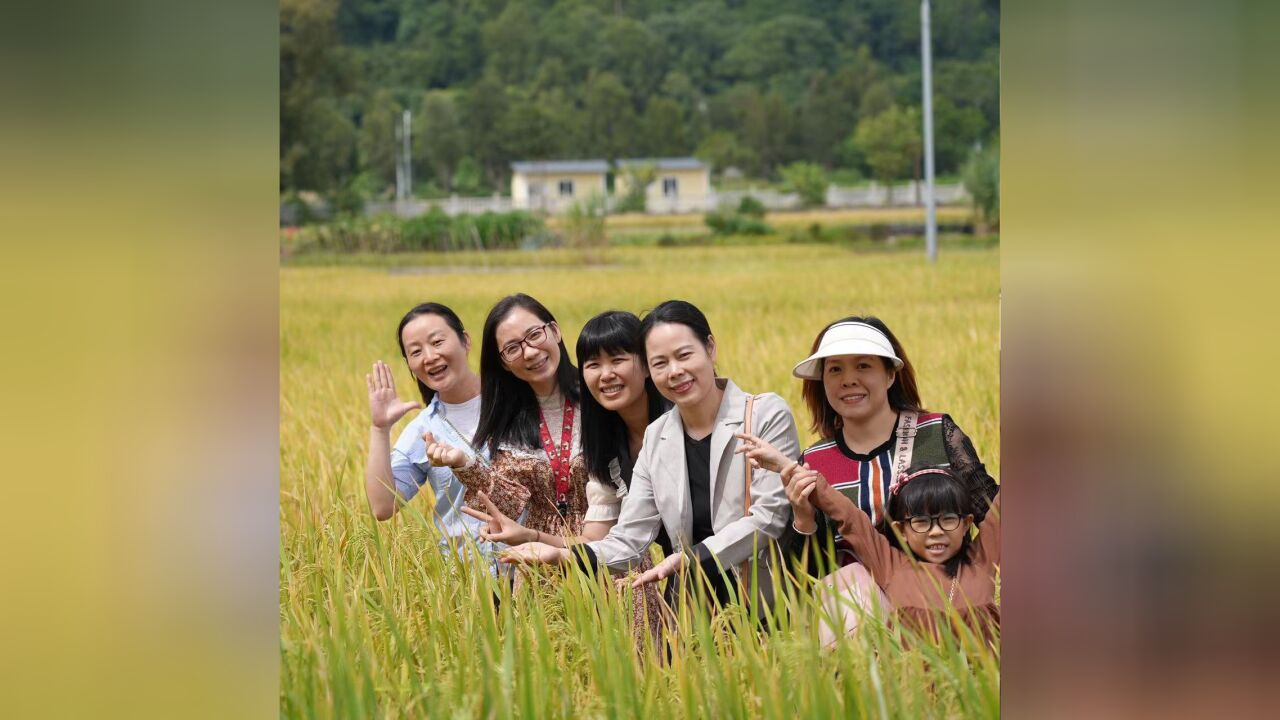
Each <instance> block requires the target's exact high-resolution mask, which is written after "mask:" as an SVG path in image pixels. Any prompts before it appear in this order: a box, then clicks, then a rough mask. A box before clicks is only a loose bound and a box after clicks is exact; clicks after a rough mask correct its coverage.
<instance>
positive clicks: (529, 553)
mask: <svg viewBox="0 0 1280 720" xmlns="http://www.w3.org/2000/svg"><path fill="white" fill-rule="evenodd" d="M568 559H569V551H568V550H566V549H564V548H558V547H555V546H554V545H548V544H546V543H540V542H531V543H525V544H523V545H520V546H518V547H513V548H511V549H510V550H507V551H505V552H503V553H501V554H500V555H498V562H501V563H505V564H507V565H558V564H560V563H562V562H565V561H566V560H568Z"/></svg>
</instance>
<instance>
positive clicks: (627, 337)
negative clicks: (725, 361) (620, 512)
mask: <svg viewBox="0 0 1280 720" xmlns="http://www.w3.org/2000/svg"><path fill="white" fill-rule="evenodd" d="M577 351H578V380H579V383H580V385H581V387H582V388H584V389H585V388H586V386H587V382H586V378H585V377H584V375H583V371H582V366H583V365H585V364H586V363H587V361H589V360H591V358H593V357H595V356H597V355H600V354H605V355H617V354H620V353H630V354H632V355H636V356H638V357H640V358H643V357H644V349H643V347H642V343H641V341H640V318H638V317H636V316H635V315H634V314H632V313H629V312H626V311H623V310H608V311H606V312H602V313H600V314H599V315H596V316H595V317H593V318H591V319H590V320H588V321H587V324H586V325H583V326H582V332H581V333H579V335H578V347H577ZM640 362H644V360H643V359H641V360H640ZM644 392H645V396H646V397H647V398H648V408H647V410H648V418H649V422H653V421H654V420H657V419H658V416H660V415H662V413H664V412H666V411H667V409H668V408H669V407H670V403H668V402H667V401H666V399H664V398H663V397H662V395H661V394H659V393H658V388H657V387H655V386H654V384H653V380H652V379H650V378H649V377H648V376H647V375H646V376H645V379H644ZM582 455H583V460H585V461H586V464H587V470H588V472H590V473H592V474H594V475H595V476H596V477H597V478H599V479H601V480H608V479H609V463H610V462H611V461H613V460H617V461H618V467H620V468H621V469H622V480H623V482H624V483H626V485H627V487H630V486H631V468H632V467H633V466H634V465H635V458H633V457H631V446H630V444H629V443H628V441H627V425H626V423H624V422H623V421H622V417H621V416H620V415H618V413H616V412H613V411H611V410H606V409H605V408H604V406H602V405H601V404H600V403H598V402H596V399H595V397H593V396H592V395H591V393H590V392H583V393H582Z"/></svg>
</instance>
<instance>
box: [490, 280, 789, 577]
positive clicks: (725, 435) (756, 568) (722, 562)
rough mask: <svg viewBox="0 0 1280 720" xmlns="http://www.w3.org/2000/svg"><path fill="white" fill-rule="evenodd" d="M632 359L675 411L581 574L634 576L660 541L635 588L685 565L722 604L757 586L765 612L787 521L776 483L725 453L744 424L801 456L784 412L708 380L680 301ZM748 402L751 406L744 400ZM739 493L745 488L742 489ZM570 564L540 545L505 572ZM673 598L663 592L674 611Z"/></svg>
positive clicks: (646, 333)
mask: <svg viewBox="0 0 1280 720" xmlns="http://www.w3.org/2000/svg"><path fill="white" fill-rule="evenodd" d="M640 332H641V340H642V345H641V347H642V348H643V350H644V360H645V362H646V364H647V366H648V369H649V374H650V376H651V377H652V378H653V382H654V385H655V386H656V387H657V389H658V392H660V393H662V395H663V396H664V397H666V398H667V399H668V400H669V401H671V402H672V403H673V404H674V406H675V407H674V408H673V409H672V410H670V411H669V412H667V413H666V414H664V415H662V416H661V417H659V418H658V419H657V420H656V421H654V422H653V423H651V424H650V425H649V426H648V429H646V431H645V435H644V442H643V445H642V446H641V448H640V452H639V455H638V457H637V459H636V462H635V467H634V469H633V470H632V475H631V484H630V488H629V490H628V493H627V497H626V500H625V501H624V502H623V503H622V511H621V515H620V517H619V518H618V522H617V524H616V525H614V526H613V527H612V528H611V529H610V531H609V533H608V535H607V536H605V537H604V538H603V539H602V540H598V541H594V542H589V543H586V544H585V545H583V546H582V547H583V552H582V554H581V555H580V558H581V561H582V562H583V563H584V564H587V565H590V566H593V567H598V566H601V565H604V566H608V567H609V568H610V569H613V570H625V569H632V568H634V567H635V566H637V565H638V564H639V563H640V562H641V561H643V560H644V559H645V558H646V557H647V556H648V548H649V545H650V543H652V542H653V541H654V538H656V537H657V536H658V534H659V533H660V532H661V531H663V530H664V529H665V531H666V533H667V535H668V536H669V537H670V538H672V540H673V542H674V544H675V546H676V552H674V553H672V554H670V555H668V556H667V558H666V559H664V560H663V561H662V562H661V563H660V564H658V565H657V566H656V567H654V568H652V569H650V570H646V571H645V572H643V573H641V574H640V575H639V577H637V578H636V579H635V581H634V583H633V586H634V587H636V588H643V587H646V586H649V585H651V584H652V583H655V582H657V581H658V580H661V579H663V578H666V577H670V576H672V575H676V574H677V573H681V574H680V577H681V578H682V581H681V582H677V583H673V584H671V585H669V586H668V587H669V590H670V589H674V588H678V587H681V586H685V585H684V583H683V578H684V577H686V576H685V574H684V573H682V572H681V571H685V570H689V569H691V568H692V567H693V566H694V565H697V566H699V567H700V568H701V569H702V570H703V571H705V572H706V575H707V578H708V580H709V582H710V585H711V587H710V590H711V591H712V592H714V594H715V596H716V599H717V600H718V601H719V602H721V603H723V602H726V601H727V600H728V599H729V598H730V597H731V592H732V591H731V587H732V586H733V585H734V584H735V583H734V581H735V580H743V581H747V582H749V581H750V578H749V576H742V575H738V573H737V572H735V571H740V570H745V571H746V572H748V573H758V574H756V575H755V577H756V579H757V580H758V581H759V588H760V593H761V595H763V596H764V597H763V598H762V599H764V600H766V601H768V600H769V596H770V595H771V593H772V588H771V587H770V586H769V580H770V578H769V572H768V566H767V563H768V562H769V558H770V552H771V546H773V545H774V542H775V541H776V540H777V539H778V538H779V537H780V536H781V535H782V531H783V529H784V528H785V527H786V522H787V519H788V516H789V515H790V509H789V508H788V507H787V497H786V495H785V493H784V492H783V488H782V483H781V481H780V479H779V477H778V474H777V472H776V471H768V470H767V469H766V470H755V471H749V469H748V468H747V467H746V466H745V464H746V461H745V460H744V459H743V458H742V457H741V456H740V455H738V454H736V452H735V451H734V450H732V448H735V446H737V445H738V444H739V443H738V442H737V441H736V440H735V438H736V437H738V435H737V433H738V432H739V431H740V430H742V429H743V425H744V423H745V422H747V413H748V412H750V413H751V415H750V424H751V427H752V429H753V431H754V432H755V433H757V434H758V435H759V436H760V437H762V438H764V439H765V441H767V442H769V443H771V446H772V447H778V448H781V449H782V452H789V453H791V454H793V455H798V454H799V439H798V437H797V433H796V426H795V421H794V419H793V418H792V416H791V410H790V409H789V408H788V407H787V403H786V401H784V400H783V399H782V398H780V397H778V396H777V395H775V394H773V393H765V394H763V395H759V396H754V397H752V396H749V395H748V394H747V393H745V392H743V391H742V390H741V389H739V388H738V386H737V385H735V384H733V382H732V381H730V380H728V379H726V378H719V377H716V371H715V362H716V350H717V346H716V340H715V338H714V337H713V335H712V333H711V326H710V325H709V324H708V322H707V318H706V316H705V315H703V313H702V311H701V310H699V309H698V308H697V307H695V306H693V305H692V304H690V303H688V302H685V301H683V300H668V301H666V302H664V303H662V304H660V305H658V306H657V307H656V308H654V309H653V310H651V311H650V312H649V313H648V314H647V315H646V316H645V318H644V321H643V323H642V324H641V328H640ZM749 398H750V400H749ZM748 482H749V483H750V485H749V487H748ZM570 557H571V555H570V552H569V551H568V550H566V549H563V548H558V547H551V546H549V545H547V544H544V543H528V544H525V545H521V546H520V547H517V548H513V549H512V550H511V551H510V552H509V553H507V555H506V556H504V557H503V561H504V562H508V563H564V562H568V561H569V559H570ZM681 597H683V594H682V593H679V592H672V593H671V599H672V600H673V601H679V600H680V598H681Z"/></svg>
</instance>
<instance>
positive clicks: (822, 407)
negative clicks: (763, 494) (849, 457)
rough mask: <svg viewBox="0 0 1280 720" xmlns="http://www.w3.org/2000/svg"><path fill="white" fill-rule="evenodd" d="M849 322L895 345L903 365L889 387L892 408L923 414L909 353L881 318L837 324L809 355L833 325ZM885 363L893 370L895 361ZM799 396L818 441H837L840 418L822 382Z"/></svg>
mask: <svg viewBox="0 0 1280 720" xmlns="http://www.w3.org/2000/svg"><path fill="white" fill-rule="evenodd" d="M846 322H860V323H866V324H867V325H870V326H871V327H873V328H875V329H877V330H879V331H880V332H882V333H884V336H885V337H887V338H889V343H890V344H891V345H893V352H894V354H895V355H897V356H898V359H899V360H901V361H902V368H901V369H899V370H898V371H897V376H896V377H895V378H894V381H893V385H891V386H890V387H889V407H891V408H893V409H894V410H896V411H898V412H902V411H904V410H914V411H916V412H924V406H923V405H922V404H921V403H920V391H919V390H917V389H916V371H915V368H913V367H912V366H911V360H910V359H909V358H908V357H907V352H906V350H903V349H902V343H900V342H898V338H896V337H894V335H893V332H891V331H890V330H889V326H887V325H885V324H884V323H883V322H881V320H880V318H878V317H874V316H871V315H868V316H866V317H859V316H856V315H850V316H849V317H847V318H843V319H840V320H836V321H835V322H833V323H831V324H830V325H827V326H826V327H824V328H822V332H820V333H818V336H817V337H816V338H814V339H813V349H812V350H810V351H809V352H810V353H816V352H818V346H819V345H821V344H822V336H823V335H826V334H827V331H828V330H830V329H831V326H832V325H838V324H840V323H846ZM881 360H882V361H883V362H884V367H885V369H886V370H889V371H892V370H893V361H892V360H890V359H889V358H881ZM825 369H826V363H825V361H824V363H823V370H825ZM800 394H801V396H802V397H804V404H805V405H806V406H807V407H808V408H809V415H810V417H812V418H813V425H812V426H811V427H812V429H813V431H814V432H815V433H817V434H818V437H822V438H830V437H835V434H836V430H838V429H840V421H841V418H840V415H839V414H838V413H837V412H836V410H835V408H833V407H831V403H829V402H827V391H826V389H825V388H823V385H822V381H821V380H805V381H804V387H803V388H802V389H801V391H800Z"/></svg>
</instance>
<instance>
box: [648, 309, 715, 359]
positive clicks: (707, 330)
mask: <svg viewBox="0 0 1280 720" xmlns="http://www.w3.org/2000/svg"><path fill="white" fill-rule="evenodd" d="M660 323H676V324H679V325H684V326H685V327H687V328H689V329H690V330H692V331H693V334H694V335H695V336H697V338H698V340H700V341H701V342H702V347H704V348H705V347H710V343H711V324H710V323H708V322H707V316H706V315H703V314H702V311H701V310H699V309H698V308H697V307H695V306H694V305H693V303H690V302H685V301H684V300H667V301H666V302H664V303H661V304H659V305H658V306H657V307H655V308H654V309H652V310H650V311H649V312H647V313H645V316H644V320H642V321H640V359H642V360H644V362H645V364H646V365H647V364H648V363H649V354H648V352H647V351H646V350H645V347H644V344H645V341H646V340H648V339H649V333H650V332H652V331H653V328H654V327H656V326H657V325H659V324H660Z"/></svg>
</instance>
